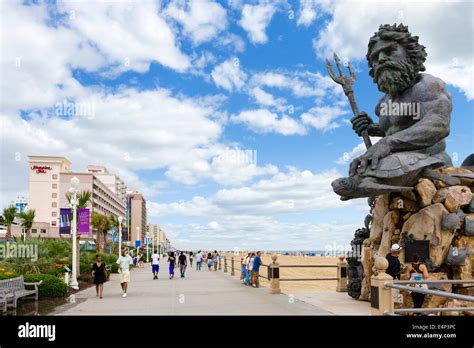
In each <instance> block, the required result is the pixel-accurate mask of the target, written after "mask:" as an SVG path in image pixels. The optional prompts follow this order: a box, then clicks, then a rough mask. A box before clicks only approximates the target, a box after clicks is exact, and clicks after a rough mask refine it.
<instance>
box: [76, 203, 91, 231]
mask: <svg viewBox="0 0 474 348" xmlns="http://www.w3.org/2000/svg"><path fill="white" fill-rule="evenodd" d="M89 225H90V213H89V209H88V208H79V209H78V210H77V233H78V234H88V233H89Z"/></svg>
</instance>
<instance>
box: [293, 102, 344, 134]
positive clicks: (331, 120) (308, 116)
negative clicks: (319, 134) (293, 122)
mask: <svg viewBox="0 0 474 348" xmlns="http://www.w3.org/2000/svg"><path fill="white" fill-rule="evenodd" d="M347 113H348V111H347V110H345V109H342V108H339V107H333V106H317V107H314V108H311V109H310V110H309V111H308V112H305V113H304V114H302V115H301V121H302V122H303V123H304V124H306V125H309V126H311V127H314V128H316V129H318V130H322V131H328V130H331V129H335V128H338V127H340V126H341V121H340V119H341V116H344V115H347Z"/></svg>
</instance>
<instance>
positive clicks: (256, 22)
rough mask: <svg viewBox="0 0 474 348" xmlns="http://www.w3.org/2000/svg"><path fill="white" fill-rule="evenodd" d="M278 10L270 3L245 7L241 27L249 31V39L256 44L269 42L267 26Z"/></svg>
mask: <svg viewBox="0 0 474 348" xmlns="http://www.w3.org/2000/svg"><path fill="white" fill-rule="evenodd" d="M275 11H276V8H275V6H274V5H272V4H270V3H265V4H258V5H248V4H247V5H244V7H243V8H242V18H241V19H240V21H239V24H240V26H241V27H242V28H243V29H244V30H245V31H247V34H248V36H249V39H250V41H251V42H252V43H254V44H263V43H266V42H267V41H268V37H267V34H266V29H267V26H268V25H269V24H270V21H271V19H272V17H273V14H274V13H275Z"/></svg>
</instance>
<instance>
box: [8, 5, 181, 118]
mask: <svg viewBox="0 0 474 348" xmlns="http://www.w3.org/2000/svg"><path fill="white" fill-rule="evenodd" d="M48 8H49V9H51V11H55V10H57V11H58V12H59V13H61V14H62V15H64V17H62V19H61V21H58V22H57V23H56V25H54V26H53V25H51V21H52V16H53V14H51V13H50V12H48ZM2 26H4V28H15V29H14V30H2V31H1V33H0V35H1V41H2V50H1V52H0V62H1V72H2V79H1V95H2V98H1V105H2V110H4V111H11V112H14V111H15V110H17V109H24V110H25V109H26V110H35V109H41V108H44V107H48V106H51V105H52V104H55V103H56V102H58V101H61V100H63V99H65V98H74V97H80V96H84V95H85V94H87V91H86V90H85V89H84V88H83V87H82V86H81V84H80V83H79V82H78V81H77V80H76V79H75V78H74V77H73V75H72V72H71V70H72V69H76V68H79V69H84V70H86V71H88V72H100V73H107V72H109V73H110V72H111V71H112V72H115V73H116V72H120V71H124V70H136V71H145V70H147V69H148V66H149V64H150V63H151V62H152V61H157V62H159V63H161V64H162V65H164V66H166V67H169V68H171V69H175V70H177V71H184V70H186V69H187V68H188V67H189V65H190V62H189V58H188V57H187V56H186V55H185V54H183V53H182V52H181V51H180V49H179V47H178V46H177V44H176V41H175V36H174V33H173V32H172V30H171V28H170V27H169V26H168V24H167V23H166V22H165V21H164V20H163V19H162V18H161V17H160V15H159V8H158V6H157V3H155V2H151V1H144V2H135V3H127V2H106V1H104V2H98V3H95V4H94V10H93V11H92V10H91V8H90V3H88V2H80V1H68V2H59V3H58V6H57V8H55V7H54V5H51V6H49V5H48V6H47V5H45V4H44V3H40V4H29V5H23V4H22V3H21V2H20V1H8V2H4V3H2ZM31 52H37V53H38V52H40V53H41V54H39V53H38V54H32V53H31ZM25 91H28V92H27V93H25Z"/></svg>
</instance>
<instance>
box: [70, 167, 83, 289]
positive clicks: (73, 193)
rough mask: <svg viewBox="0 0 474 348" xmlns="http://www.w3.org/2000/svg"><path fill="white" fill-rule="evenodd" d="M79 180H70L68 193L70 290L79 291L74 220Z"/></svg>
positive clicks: (75, 223)
mask: <svg viewBox="0 0 474 348" xmlns="http://www.w3.org/2000/svg"><path fill="white" fill-rule="evenodd" d="M79 183H80V181H79V179H78V178H77V177H75V176H74V177H73V178H72V179H71V188H70V189H69V192H70V193H71V207H72V226H71V238H72V275H71V288H73V289H74V290H78V289H79V283H78V282H77V240H76V236H77V219H76V211H77V204H78V200H77V194H78V192H79V190H78V187H79Z"/></svg>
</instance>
